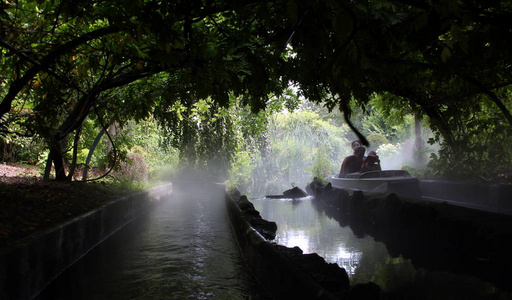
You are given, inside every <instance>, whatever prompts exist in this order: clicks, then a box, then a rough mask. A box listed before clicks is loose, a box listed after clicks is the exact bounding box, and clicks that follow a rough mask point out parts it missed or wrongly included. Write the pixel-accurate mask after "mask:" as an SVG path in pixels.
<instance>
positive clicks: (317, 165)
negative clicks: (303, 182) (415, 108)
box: [309, 147, 336, 183]
mask: <svg viewBox="0 0 512 300" xmlns="http://www.w3.org/2000/svg"><path fill="white" fill-rule="evenodd" d="M309 171H310V172H311V174H312V177H313V178H315V177H316V178H318V180H320V181H321V182H323V183H327V179H326V178H327V177H328V176H330V175H332V174H334V173H335V172H336V168H335V167H334V164H333V163H332V161H331V160H330V159H329V157H328V155H327V151H326V149H325V147H319V148H317V149H315V154H314V156H313V164H312V165H311V166H310V169H309Z"/></svg>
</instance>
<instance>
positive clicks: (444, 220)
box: [316, 185, 512, 291]
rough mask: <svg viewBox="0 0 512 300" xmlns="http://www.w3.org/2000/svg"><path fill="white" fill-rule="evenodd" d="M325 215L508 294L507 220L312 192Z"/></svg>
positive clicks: (511, 276) (391, 199)
mask: <svg viewBox="0 0 512 300" xmlns="http://www.w3.org/2000/svg"><path fill="white" fill-rule="evenodd" d="M316 192H317V195H316V199H317V200H318V201H319V202H321V203H323V204H324V205H323V206H322V207H323V209H324V210H325V212H326V214H327V215H329V216H331V217H333V218H334V219H336V220H338V221H339V222H340V224H342V225H343V226H347V225H348V226H350V227H351V229H352V230H353V232H354V233H355V234H356V235H361V236H363V235H366V234H368V235H370V236H372V237H374V238H375V240H377V241H382V242H384V243H385V244H386V247H387V249H388V251H389V252H390V254H391V255H393V256H399V255H401V256H403V257H405V258H409V259H411V261H412V263H413V264H414V265H417V266H422V267H424V268H428V269H434V270H440V271H443V270H447V271H449V270H453V269H456V270H458V271H459V272H461V273H465V274H469V275H471V276H475V277H478V278H480V279H483V280H484V281H487V282H491V283H493V284H495V285H496V286H497V287H498V288H501V289H503V290H505V291H512V287H511V286H510V282H512V258H511V257H510V253H511V252H512V217H511V216H507V215H499V214H494V213H489V212H484V211H478V210H474V209H469V208H464V207H457V206H453V205H449V204H447V203H434V202H427V201H421V200H418V199H408V198H399V197H397V196H396V195H395V194H390V195H377V194H370V193H363V192H361V191H357V192H354V193H353V194H352V195H349V193H348V192H347V191H344V190H342V189H336V188H332V187H331V186H330V185H327V186H326V187H323V188H319V189H317V190H316Z"/></svg>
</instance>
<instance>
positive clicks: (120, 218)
mask: <svg viewBox="0 0 512 300" xmlns="http://www.w3.org/2000/svg"><path fill="white" fill-rule="evenodd" d="M171 190H172V188H171V184H168V185H163V186H159V187H156V188H153V189H151V190H149V191H143V192H139V193H136V194H133V195H130V196H127V197H123V198H120V199H118V200H115V201H113V202H110V203H108V204H106V205H104V206H102V207H100V208H98V209H96V210H94V211H92V212H89V213H87V214H85V215H82V216H79V217H77V218H74V219H72V220H70V221H67V222H66V223H64V224H61V225H59V226H56V227H54V228H50V229H47V230H45V231H43V232H38V233H36V234H33V235H31V236H28V237H26V238H24V239H22V240H20V241H19V242H17V243H15V244H13V245H11V246H8V247H5V248H3V249H1V250H0V299H1V300H12V299H20V300H23V299H32V298H34V297H35V296H36V295H37V294H38V293H39V292H40V291H41V290H42V289H44V287H45V286H46V285H47V284H48V283H49V282H51V281H52V280H53V279H54V278H55V277H57V276H58V275H59V274H60V273H61V272H63V271H64V270H65V269H66V268H68V267H69V266H70V265H72V264H73V263H74V262H75V261H77V260H78V259H80V258H81V257H82V256H83V255H85V254H86V253H87V252H88V251H90V250H91V249H92V248H94V247H95V246H96V245H98V244H99V243H101V241H103V240H104V239H106V238H107V237H108V236H110V235H111V234H112V233H114V232H115V231H117V230H118V229H120V228H121V227H123V226H124V225H126V224H127V223H129V222H130V221H132V220H133V219H134V218H136V217H137V216H138V215H139V214H140V213H142V212H144V211H145V210H147V209H148V208H149V207H151V206H152V205H154V204H156V203H158V200H159V199H160V198H161V197H164V196H166V195H167V194H169V193H170V192H171Z"/></svg>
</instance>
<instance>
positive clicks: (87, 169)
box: [82, 128, 105, 181]
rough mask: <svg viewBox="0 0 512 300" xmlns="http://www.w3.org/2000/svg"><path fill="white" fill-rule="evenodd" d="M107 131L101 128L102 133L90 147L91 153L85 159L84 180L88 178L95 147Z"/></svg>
mask: <svg viewBox="0 0 512 300" xmlns="http://www.w3.org/2000/svg"><path fill="white" fill-rule="evenodd" d="M104 133H105V129H103V128H102V129H101V131H100V133H98V135H97V136H96V139H94V143H92V145H91V148H90V149H89V154H87V159H86V160H85V168H84V171H83V174H82V181H86V180H87V172H88V171H89V164H90V163H91V159H92V155H93V153H94V149H96V146H98V143H99V142H100V140H101V137H102V136H103V134H104Z"/></svg>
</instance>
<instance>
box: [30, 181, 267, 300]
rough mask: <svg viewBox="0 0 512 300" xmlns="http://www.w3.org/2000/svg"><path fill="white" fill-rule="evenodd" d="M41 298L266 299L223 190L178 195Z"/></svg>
mask: <svg viewBox="0 0 512 300" xmlns="http://www.w3.org/2000/svg"><path fill="white" fill-rule="evenodd" d="M174 191H175V192H174V194H173V195H172V196H171V197H170V199H166V200H164V201H163V202H162V203H161V204H159V205H158V206H157V207H156V208H155V209H152V210H151V211H150V212H149V213H148V214H146V215H144V216H143V217H140V218H138V219H136V220H134V221H132V222H131V223H130V224H128V225H126V226H125V227H123V228H122V229H121V230H119V231H118V232H116V233H115V234H114V235H112V236H111V237H110V238H108V239H107V240H106V241H105V242H103V243H102V244H100V245H99V246H97V247H96V248H94V249H93V250H92V251H90V252H89V253H88V254H87V255H86V256H84V257H83V258H82V259H81V260H80V261H79V262H77V263H76V264H74V265H73V266H71V267H70V268H69V269H68V270H66V271H65V272H64V273H63V274H61V276H59V278H57V279H56V280H54V281H53V282H52V283H51V284H50V285H49V286H48V287H47V288H46V289H45V290H44V291H43V292H42V293H41V294H40V295H39V297H38V298H36V299H40V300H43V299H52V300H57V299H105V300H106V299H249V298H250V299H267V296H266V295H265V294H264V293H263V292H261V291H260V290H261V289H260V287H259V286H258V285H257V284H256V283H255V282H254V279H253V278H252V276H251V275H250V274H249V273H248V270H247V268H246V266H245V264H244V262H243V259H242V257H241V255H240V252H239V249H238V245H237V243H236V240H235V238H234V236H233V233H232V230H231V227H230V225H229V221H228V218H227V216H226V210H225V205H224V194H223V192H224V188H223V187H222V188H212V187H211V186H208V187H207V189H205V190H204V191H201V189H198V188H197V186H195V188H194V190H193V191H194V192H193V193H190V192H186V193H185V192H183V191H180V190H178V189H177V188H176V186H175V188H174Z"/></svg>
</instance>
